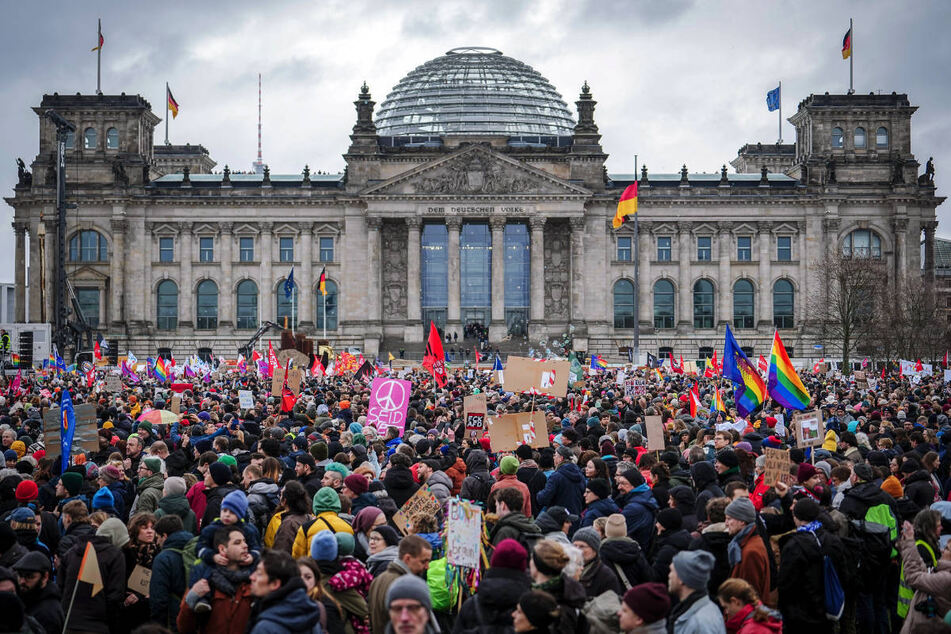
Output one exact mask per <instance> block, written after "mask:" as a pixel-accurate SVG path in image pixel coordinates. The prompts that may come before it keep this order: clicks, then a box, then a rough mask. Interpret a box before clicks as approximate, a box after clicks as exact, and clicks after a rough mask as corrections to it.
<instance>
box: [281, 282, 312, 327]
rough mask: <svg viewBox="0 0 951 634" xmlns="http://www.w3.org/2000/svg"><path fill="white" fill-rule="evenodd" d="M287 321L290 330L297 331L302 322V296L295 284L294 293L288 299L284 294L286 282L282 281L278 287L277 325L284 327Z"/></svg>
mask: <svg viewBox="0 0 951 634" xmlns="http://www.w3.org/2000/svg"><path fill="white" fill-rule="evenodd" d="M319 292H320V291H318V293H319ZM285 319H286V320H287V325H288V327H289V328H291V329H292V330H297V324H298V322H299V321H300V294H299V292H298V288H297V283H296V282H295V283H294V292H293V293H291V296H290V297H288V296H287V294H286V293H285V292H284V280H281V283H280V284H278V285H277V323H278V324H279V325H280V326H282V327H283V326H284V320H285Z"/></svg>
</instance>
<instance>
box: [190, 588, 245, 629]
mask: <svg viewBox="0 0 951 634" xmlns="http://www.w3.org/2000/svg"><path fill="white" fill-rule="evenodd" d="M251 599H252V597H251V584H250V583H241V584H238V586H237V587H236V588H235V593H234V595H233V596H232V595H228V594H226V593H224V592H222V591H221V590H220V589H218V588H215V590H214V591H213V592H212V595H211V600H210V601H209V603H211V612H209V613H208V614H207V616H206V617H205V618H204V619H203V620H202V619H199V618H198V617H196V616H195V612H194V610H192V609H191V607H189V605H188V604H187V603H186V602H185V599H184V598H183V599H182V603H181V606H180V607H179V610H178V631H179V632H209V633H213V634H245V632H246V631H247V626H248V621H249V619H250V618H251ZM199 623H200V625H199Z"/></svg>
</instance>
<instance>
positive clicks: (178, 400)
mask: <svg viewBox="0 0 951 634" xmlns="http://www.w3.org/2000/svg"><path fill="white" fill-rule="evenodd" d="M170 408H171V409H170V411H171V412H172V413H173V414H181V413H182V397H181V395H179V394H176V395H174V396H173V397H172V404H171V405H170Z"/></svg>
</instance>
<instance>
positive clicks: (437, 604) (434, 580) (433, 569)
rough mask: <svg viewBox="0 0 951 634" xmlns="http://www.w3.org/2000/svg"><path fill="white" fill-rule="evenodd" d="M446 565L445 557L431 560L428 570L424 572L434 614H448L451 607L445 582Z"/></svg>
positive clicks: (447, 584) (447, 586)
mask: <svg viewBox="0 0 951 634" xmlns="http://www.w3.org/2000/svg"><path fill="white" fill-rule="evenodd" d="M447 565H448V564H447V563H446V558H445V557H442V558H440V559H433V560H432V561H431V562H429V568H428V569H427V571H426V585H428V586H429V596H430V597H431V598H432V602H433V610H434V611H436V612H448V611H449V608H451V607H452V599H451V597H450V596H449V583H448V582H447V581H446V567H447Z"/></svg>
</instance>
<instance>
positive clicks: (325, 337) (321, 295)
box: [320, 293, 327, 341]
mask: <svg viewBox="0 0 951 634" xmlns="http://www.w3.org/2000/svg"><path fill="white" fill-rule="evenodd" d="M320 297H321V299H322V300H323V305H324V341H326V340H327V296H326V295H325V294H324V293H321V294H320Z"/></svg>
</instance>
